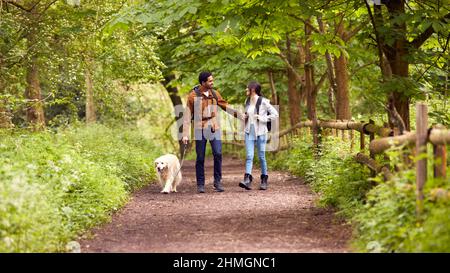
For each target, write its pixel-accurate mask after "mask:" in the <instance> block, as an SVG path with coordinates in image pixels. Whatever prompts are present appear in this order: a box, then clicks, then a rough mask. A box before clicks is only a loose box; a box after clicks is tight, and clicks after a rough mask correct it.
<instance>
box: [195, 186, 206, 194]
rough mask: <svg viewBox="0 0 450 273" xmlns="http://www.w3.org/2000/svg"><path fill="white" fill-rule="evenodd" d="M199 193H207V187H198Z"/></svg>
mask: <svg viewBox="0 0 450 273" xmlns="http://www.w3.org/2000/svg"><path fill="white" fill-rule="evenodd" d="M197 192H198V193H205V186H204V185H197Z"/></svg>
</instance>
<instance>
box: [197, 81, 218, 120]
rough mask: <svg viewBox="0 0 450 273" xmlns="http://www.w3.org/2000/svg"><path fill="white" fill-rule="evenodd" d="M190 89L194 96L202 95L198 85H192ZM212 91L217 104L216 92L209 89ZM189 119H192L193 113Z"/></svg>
mask: <svg viewBox="0 0 450 273" xmlns="http://www.w3.org/2000/svg"><path fill="white" fill-rule="evenodd" d="M192 90H193V91H194V92H195V95H196V97H200V98H201V97H202V92H201V91H200V87H199V86H198V85H196V86H194V88H192ZM210 91H211V93H212V96H213V98H214V99H215V100H216V104H218V101H219V99H218V98H217V94H216V92H215V91H214V89H211V90H210ZM191 120H192V121H193V120H194V114H192V116H191Z"/></svg>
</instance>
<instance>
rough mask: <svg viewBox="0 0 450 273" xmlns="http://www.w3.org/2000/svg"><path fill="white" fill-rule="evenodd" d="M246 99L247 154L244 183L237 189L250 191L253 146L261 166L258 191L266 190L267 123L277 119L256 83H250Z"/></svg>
mask: <svg viewBox="0 0 450 273" xmlns="http://www.w3.org/2000/svg"><path fill="white" fill-rule="evenodd" d="M246 94H247V99H246V101H245V150H246V154H247V158H246V164H245V175H244V181H242V182H240V183H239V187H241V188H245V189H247V190H251V183H252V180H253V177H252V175H251V174H252V167H253V156H254V151H255V144H256V148H257V150H258V158H259V163H260V165H261V186H260V188H259V189H260V190H266V189H267V183H268V181H267V180H268V178H269V176H268V175H267V162H266V155H265V152H266V142H267V133H268V131H269V130H268V128H267V122H268V121H271V120H274V119H276V118H277V117H278V112H277V110H276V109H275V108H274V107H273V106H272V105H271V104H270V101H269V100H268V99H266V98H263V97H262V94H261V85H260V84H259V83H257V82H250V83H249V84H248V86H247V89H246Z"/></svg>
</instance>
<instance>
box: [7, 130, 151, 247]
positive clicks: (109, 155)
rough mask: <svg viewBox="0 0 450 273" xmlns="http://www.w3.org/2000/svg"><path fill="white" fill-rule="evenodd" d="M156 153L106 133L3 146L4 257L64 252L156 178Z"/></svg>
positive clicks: (74, 133)
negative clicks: (8, 253) (134, 191)
mask: <svg viewBox="0 0 450 273" xmlns="http://www.w3.org/2000/svg"><path fill="white" fill-rule="evenodd" d="M157 150H158V149H155V147H154V146H153V145H151V143H148V141H145V140H144V139H143V138H142V137H140V135H139V133H137V132H134V131H132V130H123V129H110V128H107V127H104V126H101V125H96V126H90V127H80V128H76V129H66V130H64V131H62V132H59V133H50V132H43V133H33V134H28V133H25V134H20V133H18V132H16V133H13V134H12V135H7V134H6V133H3V135H2V140H1V141H0V153H1V154H2V157H1V158H0V252H54V251H64V250H65V246H66V244H67V242H68V241H70V240H73V239H75V238H76V237H77V235H80V234H81V233H83V232H85V231H86V230H87V229H88V228H90V227H92V226H94V225H97V224H99V223H101V222H104V221H106V220H107V219H109V217H110V214H111V213H112V212H113V211H115V210H117V209H118V208H120V207H121V206H122V205H123V204H124V203H125V201H126V200H127V197H128V193H129V191H130V190H131V189H135V188H137V187H139V186H142V185H144V184H145V183H148V182H150V181H151V180H152V179H154V178H155V173H154V170H153V168H152V164H153V160H154V158H155V157H156V155H157V153H158V151H157Z"/></svg>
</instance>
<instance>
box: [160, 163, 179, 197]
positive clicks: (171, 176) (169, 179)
mask: <svg viewBox="0 0 450 273" xmlns="http://www.w3.org/2000/svg"><path fill="white" fill-rule="evenodd" d="M155 169H156V173H157V174H158V179H159V183H160V184H161V187H162V190H161V193H169V192H177V186H178V185H179V184H180V182H181V170H180V161H179V160H178V157H177V156H175V155H173V154H166V155H163V156H160V157H158V158H157V159H156V160H155Z"/></svg>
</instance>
